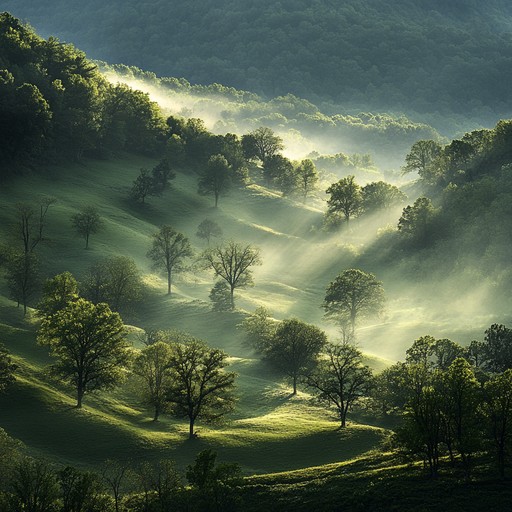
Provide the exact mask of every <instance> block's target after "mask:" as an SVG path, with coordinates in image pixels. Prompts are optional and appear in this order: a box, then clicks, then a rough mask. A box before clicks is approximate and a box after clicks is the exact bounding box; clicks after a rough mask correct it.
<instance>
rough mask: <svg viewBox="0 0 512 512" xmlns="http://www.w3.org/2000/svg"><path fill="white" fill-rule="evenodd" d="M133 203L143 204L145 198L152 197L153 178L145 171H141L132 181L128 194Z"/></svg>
mask: <svg viewBox="0 0 512 512" xmlns="http://www.w3.org/2000/svg"><path fill="white" fill-rule="evenodd" d="M130 195H131V198H132V199H133V200H134V201H137V202H138V201H140V202H141V203H142V204H144V203H145V201H146V197H147V196H151V195H153V176H151V173H150V172H149V171H148V170H147V169H141V170H140V172H139V175H138V176H137V177H136V178H135V180H134V181H133V185H132V189H131V192H130Z"/></svg>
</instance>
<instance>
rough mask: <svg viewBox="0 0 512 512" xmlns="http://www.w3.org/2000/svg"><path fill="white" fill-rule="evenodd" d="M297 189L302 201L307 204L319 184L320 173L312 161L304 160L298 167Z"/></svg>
mask: <svg viewBox="0 0 512 512" xmlns="http://www.w3.org/2000/svg"><path fill="white" fill-rule="evenodd" d="M296 175H297V189H298V190H299V191H300V193H301V195H302V200H303V201H304V203H305V202H306V200H307V198H308V196H309V195H310V194H311V193H312V192H314V191H315V190H316V188H317V184H318V171H317V170H316V167H315V164H314V163H313V162H312V161H311V160H310V159H306V160H302V162H301V163H300V164H299V166H298V167H297V174H296Z"/></svg>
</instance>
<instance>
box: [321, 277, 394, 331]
mask: <svg viewBox="0 0 512 512" xmlns="http://www.w3.org/2000/svg"><path fill="white" fill-rule="evenodd" d="M383 306H384V289H383V287H382V283H381V282H380V281H377V279H376V277H375V276H374V275H373V274H371V273H368V272H364V271H362V270H359V269H353V268H351V269H348V270H345V271H344V272H342V273H341V274H340V275H338V276H337V277H336V279H335V280H334V281H333V282H332V283H330V284H329V286H328V287H327V290H326V293H325V298H324V303H323V308H324V310H325V312H326V316H327V317H328V318H332V319H334V320H336V321H338V322H341V323H342V325H343V324H344V323H345V322H346V321H347V320H348V321H349V322H350V329H351V337H352V338H353V337H354V332H355V326H356V321H357V320H358V319H359V318H361V317H367V316H372V315H378V314H379V313H380V312H381V311H382V309H383Z"/></svg>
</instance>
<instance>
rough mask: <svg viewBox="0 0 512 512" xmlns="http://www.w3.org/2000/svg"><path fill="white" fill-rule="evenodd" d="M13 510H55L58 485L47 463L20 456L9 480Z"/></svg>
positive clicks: (34, 511) (37, 511)
mask: <svg viewBox="0 0 512 512" xmlns="http://www.w3.org/2000/svg"><path fill="white" fill-rule="evenodd" d="M11 489H12V498H13V505H14V507H15V508H14V510H23V511H25V510H26V511H27V512H50V511H52V510H55V506H56V502H57V499H58V497H59V486H58V482H57V478H56V475H55V473H54V472H53V471H52V469H51V467H50V466H49V464H48V463H46V462H44V461H42V460H37V459H30V458H28V457H24V458H22V459H21V460H20V461H19V462H18V464H17V465H16V467H15V469H14V473H13V477H12V480H11Z"/></svg>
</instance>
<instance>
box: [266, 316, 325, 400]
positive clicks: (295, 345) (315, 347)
mask: <svg viewBox="0 0 512 512" xmlns="http://www.w3.org/2000/svg"><path fill="white" fill-rule="evenodd" d="M326 343H327V336H326V335H325V333H324V332H323V331H322V330H320V329H319V328H318V327H316V326H314V325H310V324H306V323H305V322H301V321H300V320H296V319H291V320H283V321H282V322H281V323H280V324H279V325H278V327H277V329H276V332H275V334H274V336H273V337H272V340H271V342H270V343H269V345H268V347H267V348H266V349H265V352H264V354H265V358H266V359H268V360H269V361H270V363H271V364H273V365H274V366H276V367H277V368H278V369H279V370H281V371H283V372H284V373H285V374H286V375H287V376H289V377H290V378H291V379H292V383H293V394H294V395H296V394H297V380H298V378H299V376H301V375H304V374H305V373H306V372H307V371H309V370H311V368H312V367H313V366H314V365H315V364H316V361H317V356H318V354H319V352H320V350H322V348H323V347H324V345H325V344H326Z"/></svg>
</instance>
